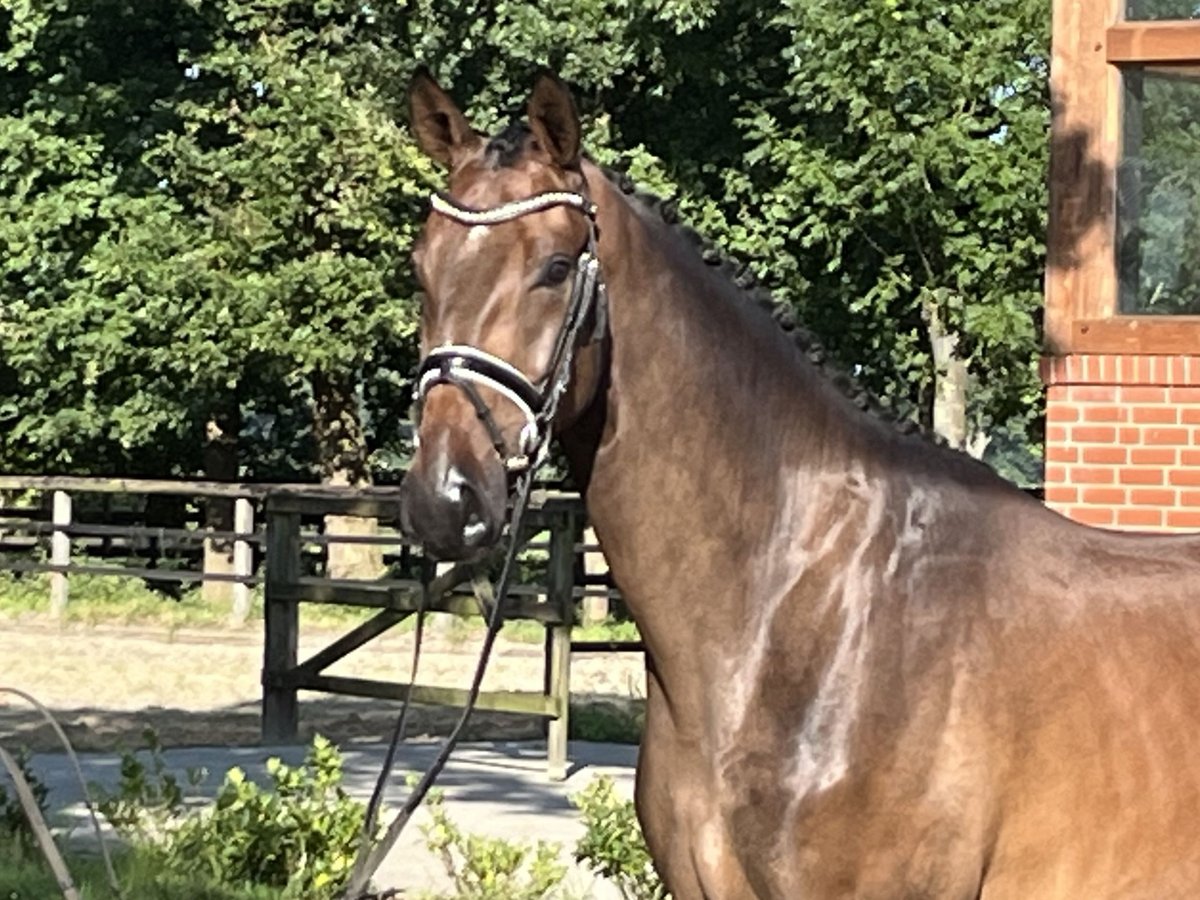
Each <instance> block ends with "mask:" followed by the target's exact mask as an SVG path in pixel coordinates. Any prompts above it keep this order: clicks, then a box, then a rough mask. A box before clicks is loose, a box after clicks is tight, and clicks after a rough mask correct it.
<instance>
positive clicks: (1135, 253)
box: [1117, 66, 1200, 350]
mask: <svg viewBox="0 0 1200 900" xmlns="http://www.w3.org/2000/svg"><path fill="white" fill-rule="evenodd" d="M1121 74H1122V78H1123V82H1124V96H1123V97H1122V105H1123V107H1124V109H1123V111H1122V135H1121V140H1122V144H1121V162H1120V167H1119V169H1118V174H1117V234H1118V241H1117V273H1118V279H1119V284H1120V286H1119V303H1118V309H1119V311H1120V312H1121V313H1125V314H1134V315H1137V314H1141V315H1180V314H1185V315H1186V314H1190V315H1197V314H1200V67H1179V68H1169V67H1168V68H1156V67H1146V66H1128V67H1125V68H1124V69H1123V70H1122V73H1121ZM1197 350H1200V347H1198V348H1197Z"/></svg>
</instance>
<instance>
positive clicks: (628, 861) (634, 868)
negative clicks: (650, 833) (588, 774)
mask: <svg viewBox="0 0 1200 900" xmlns="http://www.w3.org/2000/svg"><path fill="white" fill-rule="evenodd" d="M571 802H572V803H574V804H575V806H577V807H578V808H579V811H580V812H581V813H582V814H583V823H584V825H585V826H586V827H587V832H586V833H585V834H584V836H583V837H582V838H580V839H579V843H577V844H576V845H575V859H577V860H578V861H579V862H581V863H583V864H584V865H586V866H587V867H588V868H589V869H591V870H592V871H593V872H595V873H596V874H597V875H600V876H602V877H603V878H607V879H608V880H609V881H611V882H612V883H613V884H615V885H616V886H617V890H619V891H620V892H621V896H622V897H624V898H626V900H665V898H667V897H669V896H670V895H669V894H668V893H667V889H666V888H665V887H664V886H663V883H662V882H661V881H660V880H659V878H658V872H656V871H655V869H654V863H653V861H652V860H651V859H650V851H649V850H648V849H647V847H646V841H645V838H643V837H642V828H641V826H640V825H639V824H638V820H637V812H636V811H635V810H634V808H633V801H632V800H622V799H621V798H620V797H618V796H617V792H616V787H615V785H614V784H613V780H612V779H611V778H608V777H600V778H596V779H593V780H592V783H591V784H589V785H588V786H587V787H586V788H584V789H583V790H582V791H581V792H580V793H578V794H575V795H574V796H573V797H572V798H571Z"/></svg>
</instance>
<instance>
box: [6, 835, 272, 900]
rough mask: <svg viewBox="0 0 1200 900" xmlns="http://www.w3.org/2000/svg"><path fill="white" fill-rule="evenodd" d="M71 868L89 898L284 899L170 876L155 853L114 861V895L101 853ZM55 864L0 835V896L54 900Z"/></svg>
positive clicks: (265, 891)
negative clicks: (116, 887) (118, 890)
mask: <svg viewBox="0 0 1200 900" xmlns="http://www.w3.org/2000/svg"><path fill="white" fill-rule="evenodd" d="M66 863H67V868H68V870H69V871H70V873H71V878H72V880H73V881H74V882H75V886H76V887H77V888H79V893H80V895H81V897H82V898H83V900H181V898H185V897H186V898H187V900H278V898H279V896H280V894H279V891H277V890H272V889H269V888H263V887H247V888H230V887H222V886H220V885H214V884H205V883H203V882H198V881H195V880H187V881H182V880H180V879H178V878H172V877H170V876H167V875H164V874H163V872H162V866H161V864H160V863H159V862H158V861H157V860H156V859H154V858H153V857H152V856H151V855H150V854H148V853H145V852H141V851H138V850H123V851H121V852H120V853H119V854H118V855H117V857H116V858H115V859H114V868H115V869H116V873H117V883H118V884H119V885H120V887H121V889H122V892H121V893H120V894H117V893H114V892H113V890H112V887H111V886H110V885H109V883H108V876H107V874H106V872H105V869H104V864H103V863H102V862H101V860H100V859H99V857H96V856H92V855H83V854H73V855H68V856H67V858H66ZM61 896H62V891H61V890H60V889H59V888H58V885H57V882H56V881H55V879H54V876H53V875H52V874H51V873H50V868H49V866H48V865H47V864H46V862H45V860H44V859H42V857H41V856H40V854H38V853H37V852H36V851H33V850H29V849H25V848H23V847H22V846H21V845H20V844H18V843H17V842H16V841H14V840H11V836H10V835H3V834H0V900H48V898H52V897H61Z"/></svg>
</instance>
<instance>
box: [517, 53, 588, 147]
mask: <svg viewBox="0 0 1200 900" xmlns="http://www.w3.org/2000/svg"><path fill="white" fill-rule="evenodd" d="M526 112H527V114H528V116H529V127H530V128H531V129H532V130H533V136H534V137H535V138H536V139H537V141H538V143H539V144H541V146H542V149H543V150H544V151H545V152H546V153H547V154H548V155H549V156H550V158H551V159H552V160H553V161H554V162H555V163H557V164H558V165H559V166H560V167H562V168H564V169H566V168H571V167H573V166H575V165H576V164H577V163H578V162H579V144H580V135H579V113H577V112H576V111H575V101H574V99H572V97H571V92H570V91H569V90H568V89H567V86H566V85H565V84H563V83H562V82H561V81H560V80H559V79H558V76H556V75H554V74H552V73H550V72H542V73H541V74H540V75H538V77H537V81H535V82H534V84H533V93H532V94H531V95H530V97H529V106H528V107H527V110H526Z"/></svg>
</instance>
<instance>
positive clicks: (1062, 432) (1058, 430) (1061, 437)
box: [1046, 425, 1067, 444]
mask: <svg viewBox="0 0 1200 900" xmlns="http://www.w3.org/2000/svg"><path fill="white" fill-rule="evenodd" d="M1066 442H1067V429H1065V428H1064V427H1063V426H1061V425H1047V426H1046V443H1047V444H1065V443H1066Z"/></svg>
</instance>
